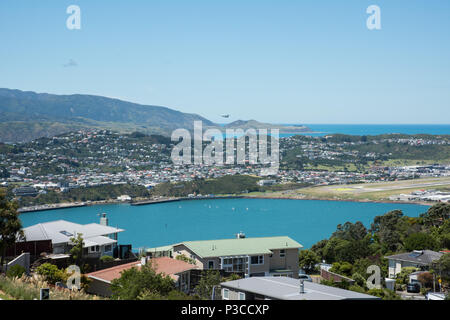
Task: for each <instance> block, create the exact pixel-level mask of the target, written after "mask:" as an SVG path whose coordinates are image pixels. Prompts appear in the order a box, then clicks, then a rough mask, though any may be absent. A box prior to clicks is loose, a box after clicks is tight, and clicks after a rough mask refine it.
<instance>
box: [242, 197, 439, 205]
mask: <svg viewBox="0 0 450 320" xmlns="http://www.w3.org/2000/svg"><path fill="white" fill-rule="evenodd" d="M242 198H246V199H278V200H316V201H317V200H318V201H342V202H363V203H398V204H416V205H422V206H432V205H433V204H435V203H438V202H433V203H429V202H425V201H395V200H369V199H367V200H365V199H335V198H316V197H304V198H299V197H298V198H294V197H277V196H244V197H242Z"/></svg>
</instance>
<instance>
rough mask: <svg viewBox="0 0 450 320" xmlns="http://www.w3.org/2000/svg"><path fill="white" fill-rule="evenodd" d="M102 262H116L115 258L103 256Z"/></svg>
mask: <svg viewBox="0 0 450 320" xmlns="http://www.w3.org/2000/svg"><path fill="white" fill-rule="evenodd" d="M100 261H101V262H111V261H114V258H113V257H111V256H101V257H100Z"/></svg>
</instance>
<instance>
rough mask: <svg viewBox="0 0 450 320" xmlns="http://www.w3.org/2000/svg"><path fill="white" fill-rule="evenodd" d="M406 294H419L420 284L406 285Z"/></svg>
mask: <svg viewBox="0 0 450 320" xmlns="http://www.w3.org/2000/svg"><path fill="white" fill-rule="evenodd" d="M406 292H410V293H419V292H420V284H418V283H408V285H407V286H406Z"/></svg>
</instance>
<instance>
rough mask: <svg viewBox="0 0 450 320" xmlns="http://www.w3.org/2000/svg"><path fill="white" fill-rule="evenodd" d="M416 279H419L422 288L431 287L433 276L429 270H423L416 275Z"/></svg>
mask: <svg viewBox="0 0 450 320" xmlns="http://www.w3.org/2000/svg"><path fill="white" fill-rule="evenodd" d="M417 280H419V281H420V283H421V284H422V286H423V287H424V288H432V287H433V280H434V277H433V275H432V274H431V273H430V272H423V273H421V274H419V275H418V276H417Z"/></svg>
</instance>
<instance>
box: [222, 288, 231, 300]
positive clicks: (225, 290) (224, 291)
mask: <svg viewBox="0 0 450 320" xmlns="http://www.w3.org/2000/svg"><path fill="white" fill-rule="evenodd" d="M229 293H230V291H229V290H228V289H223V300H228V299H229Z"/></svg>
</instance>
